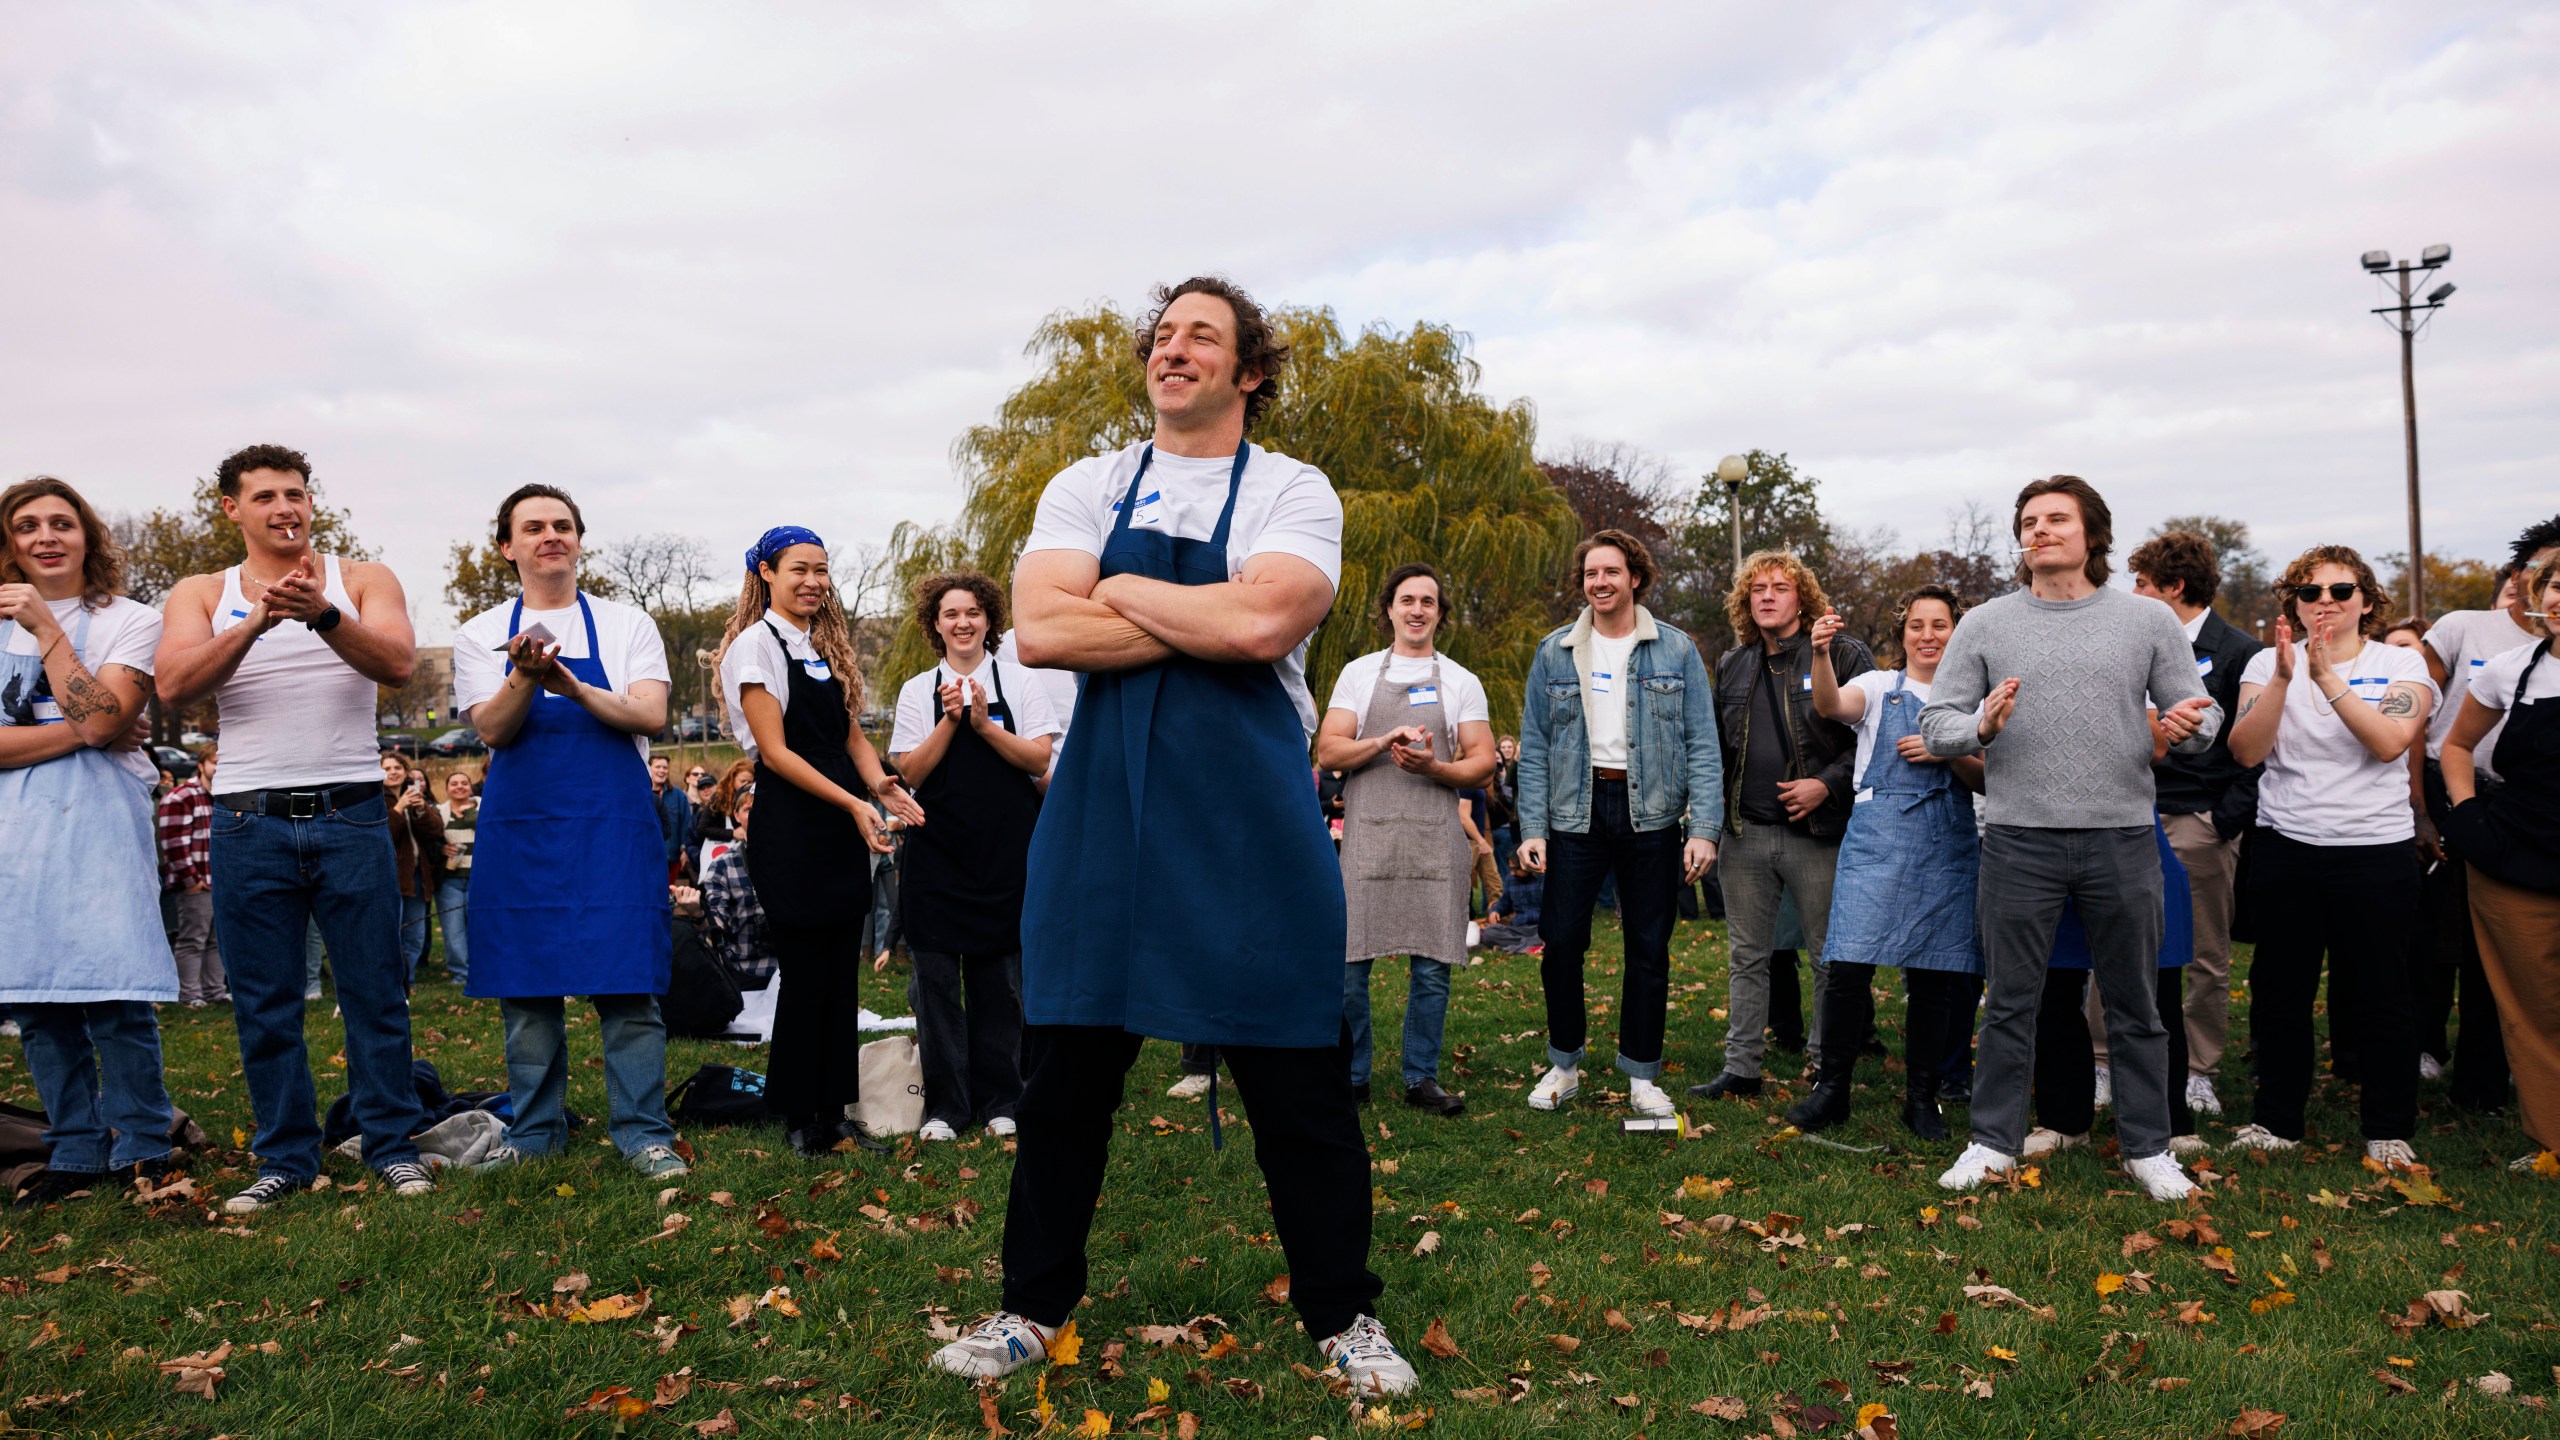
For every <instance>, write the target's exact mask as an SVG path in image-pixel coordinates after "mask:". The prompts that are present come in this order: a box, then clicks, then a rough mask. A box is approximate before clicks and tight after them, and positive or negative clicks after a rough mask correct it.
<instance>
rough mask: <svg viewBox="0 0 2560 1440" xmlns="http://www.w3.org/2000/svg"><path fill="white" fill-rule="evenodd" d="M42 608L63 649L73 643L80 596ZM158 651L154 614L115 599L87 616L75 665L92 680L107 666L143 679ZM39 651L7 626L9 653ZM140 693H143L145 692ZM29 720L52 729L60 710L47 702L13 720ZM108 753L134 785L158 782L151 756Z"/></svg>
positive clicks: (31, 639)
mask: <svg viewBox="0 0 2560 1440" xmlns="http://www.w3.org/2000/svg"><path fill="white" fill-rule="evenodd" d="M45 604H46V605H47V606H49V607H50V608H51V609H52V610H53V622H54V623H55V624H57V625H59V626H61V627H62V633H63V636H64V637H65V639H64V643H66V644H68V643H69V642H70V641H72V640H76V639H78V638H79V636H80V597H78V596H76V595H75V596H73V597H72V598H70V599H68V600H48V601H46V602H45ZM159 649H160V612H159V611H157V610H154V609H152V608H151V607H150V606H148V605H145V604H143V603H142V602H141V601H139V600H130V599H127V598H125V597H124V596H122V595H118V596H116V597H114V598H113V599H111V600H109V601H107V603H106V604H105V605H104V606H103V607H101V608H99V609H96V610H92V611H90V612H89V643H88V644H87V645H85V646H83V647H81V650H80V663H81V664H82V665H85V666H87V667H88V670H89V673H90V674H92V675H98V674H99V672H100V671H102V670H104V669H105V668H106V667H107V666H109V665H122V666H124V667H126V668H127V669H132V670H139V671H141V672H142V673H143V674H145V675H148V674H150V673H151V657H152V655H153V654H154V653H156V652H157V651H158V650H159ZM41 652H42V647H41V646H39V645H37V644H36V637H35V635H34V633H33V632H31V631H29V630H28V629H27V627H25V626H24V625H16V626H12V627H10V630H9V653H10V654H12V655H35V654H39V653H41ZM99 678H101V679H103V678H105V677H104V676H100V677H99ZM143 688H144V689H146V690H148V689H149V688H150V687H148V686H145V687H143ZM30 715H31V716H32V717H33V720H34V723H36V724H40V725H50V724H56V723H60V722H61V720H62V710H61V706H60V703H59V702H58V701H51V700H49V701H46V702H44V703H43V704H42V705H40V706H36V707H33V708H32V709H31V710H30V711H29V714H28V715H21V716H19V717H18V720H19V723H26V721H27V720H28V719H29V716H30ZM108 753H109V754H112V755H115V760H116V764H117V765H119V766H121V767H122V768H123V769H124V770H125V771H127V772H128V773H130V774H131V775H132V776H133V777H134V778H135V779H137V780H142V781H145V782H150V781H155V780H158V779H159V778H160V767H159V766H158V765H157V764H155V763H153V761H152V759H151V754H150V752H149V751H147V750H127V751H123V752H120V753H119V752H115V751H109V752H108Z"/></svg>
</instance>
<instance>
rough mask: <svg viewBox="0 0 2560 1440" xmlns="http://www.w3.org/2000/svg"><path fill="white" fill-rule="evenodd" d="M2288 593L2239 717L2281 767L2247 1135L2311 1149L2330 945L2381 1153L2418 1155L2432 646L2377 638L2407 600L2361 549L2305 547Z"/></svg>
mask: <svg viewBox="0 0 2560 1440" xmlns="http://www.w3.org/2000/svg"><path fill="white" fill-rule="evenodd" d="M2277 593H2278V594H2279V595H2281V596H2282V597H2283V600H2284V614H2283V615H2282V616H2281V617H2280V618H2278V620H2277V621H2276V635H2275V644H2274V645H2272V646H2271V647H2269V648H2268V649H2266V650H2264V651H2261V652H2259V654H2257V655H2256V656H2255V657H2253V658H2252V659H2251V660H2250V661H2249V665H2248V668H2247V669H2245V670H2243V671H2242V672H2241V673H2240V714H2239V718H2238V719H2236V720H2235V721H2233V722H2232V726H2231V755H2232V758H2233V759H2235V760H2237V761H2239V762H2240V763H2241V764H2243V765H2257V764H2264V765H2265V766H2266V771H2265V774H2264V775H2263V777H2262V778H2261V779H2260V781H2259V785H2258V825H2257V829H2256V830H2255V831H2254V832H2253V833H2252V834H2251V836H2250V840H2249V885H2250V894H2249V900H2250V904H2251V906H2252V908H2253V910H2254V912H2255V914H2256V917H2257V929H2258V937H2259V938H2258V948H2257V957H2256V959H2255V960H2254V961H2253V962H2252V963H2251V965H2250V970H2249V1033H2250V1037H2251V1040H2252V1042H2253V1044H2254V1045H2255V1047H2256V1050H2257V1070H2258V1091H2257V1100H2256V1104H2255V1106H2254V1110H2253V1113H2252V1115H2251V1117H2250V1123H2249V1124H2247V1125H2243V1126H2241V1127H2240V1129H2239V1130H2238V1131H2237V1132H2235V1133H2234V1134H2233V1136H2232V1140H2231V1143H2232V1145H2233V1146H2234V1147H2235V1148H2241V1149H2250V1150H2262V1151H2271V1150H2292V1149H2296V1148H2299V1147H2300V1146H2301V1144H2302V1140H2303V1133H2304V1122H2303V1107H2304V1105H2305V1103H2306V1102H2307V1101H2308V1100H2309V1098H2310V1094H2311V1072H2312V1059H2313V1040H2312V1033H2311V1008H2312V1001H2313V998H2314V997H2315V996H2316V994H2317V993H2318V991H2319V988H2320V967H2321V960H2322V957H2323V956H2324V955H2325V956H2326V957H2327V960H2328V964H2329V968H2330V977H2331V978H2330V987H2329V996H2330V1014H2329V1022H2330V1026H2331V1028H2332V1030H2333V1031H2335V1032H2336V1033H2337V1034H2338V1035H2339V1037H2340V1038H2341V1039H2342V1040H2343V1041H2344V1042H2345V1045H2344V1048H2346V1049H2349V1050H2352V1051H2353V1052H2354V1053H2355V1054H2356V1055H2357V1057H2358V1058H2359V1060H2360V1062H2361V1063H2360V1064H2359V1067H2358V1068H2359V1071H2360V1075H2359V1077H2358V1078H2359V1090H2360V1092H2361V1094H2360V1109H2361V1112H2362V1120H2363V1129H2364V1137H2365V1154H2366V1155H2367V1156H2369V1157H2371V1158H2372V1159H2373V1160H2375V1161H2377V1162H2379V1163H2381V1164H2384V1165H2411V1164H2415V1163H2416V1161H2417V1156H2416V1154H2415V1152H2414V1151H2412V1150H2411V1149H2410V1147H2409V1137H2410V1136H2411V1134H2413V1133H2414V1132H2415V1130H2416V1127H2417V1119H2418V1039H2417V1030H2416V1027H2415V1025H2414V1024H2413V1023H2412V1019H2411V1007H2412V1002H2411V999H2410V994H2409V973H2408V966H2407V956H2408V951H2409V940H2410V934H2411V930H2412V927H2414V926H2415V925H2416V924H2417V921H2418V906H2419V896H2418V851H2417V844H2416V841H2417V834H2418V832H2417V824H2416V821H2415V819H2414V818H2413V816H2412V815H2411V813H2410V809H2409V772H2408V769H2407V762H2406V756H2407V755H2408V752H2409V747H2411V746H2413V745H2416V744H2418V743H2420V741H2421V740H2422V739H2423V737H2424V736H2425V735H2426V730H2427V712H2428V710H2429V709H2431V708H2432V707H2433V706H2434V704H2435V703H2436V698H2437V689H2436V682H2435V680H2434V679H2433V678H2432V677H2431V676H2429V675H2428V673H2427V663H2426V659H2425V657H2424V656H2423V655H2421V654H2420V653H2419V652H2417V651H2414V650H2407V649H2403V648H2401V647H2399V646H2396V645H2385V644H2383V643H2382V642H2381V641H2380V640H2379V639H2376V638H2375V637H2376V636H2377V635H2378V634H2379V633H2380V631H2381V629H2382V627H2383V623H2384V612H2385V611H2386V610H2387V609H2388V607H2389V606H2390V604H2391V597H2390V594H2389V593H2388V592H2387V591H2385V590H2384V589H2383V588H2382V583H2381V582H2380V581H2379V580H2377V579H2375V578H2374V573H2373V567H2372V566H2370V565H2368V564H2366V563H2365V560H2364V557H2363V556H2362V555H2359V554H2357V553H2356V552H2355V551H2354V550H2351V549H2349V548H2348V547H2346V546H2344V545H2315V546H2313V547H2312V548H2310V549H2309V550H2306V551H2304V552H2302V554H2301V555H2300V556H2298V557H2296V558H2295V560H2294V562H2293V563H2292V564H2291V565H2289V566H2287V567H2286V568H2285V572H2284V579H2283V581H2282V582H2280V583H2279V585H2278V586H2277ZM2297 633H2299V634H2301V635H2302V637H2303V638H2302V639H2300V640H2296V639H2295V638H2294V636H2295V635H2296V634H2297Z"/></svg>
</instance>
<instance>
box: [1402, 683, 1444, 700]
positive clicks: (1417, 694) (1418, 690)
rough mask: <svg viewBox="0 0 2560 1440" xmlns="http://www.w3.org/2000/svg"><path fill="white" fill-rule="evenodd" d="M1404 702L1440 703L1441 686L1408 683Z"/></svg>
mask: <svg viewBox="0 0 2560 1440" xmlns="http://www.w3.org/2000/svg"><path fill="white" fill-rule="evenodd" d="M1404 703H1406V704H1407V705H1437V704H1439V703H1440V687H1439V686H1437V685H1408V686H1406V687H1405V692H1404Z"/></svg>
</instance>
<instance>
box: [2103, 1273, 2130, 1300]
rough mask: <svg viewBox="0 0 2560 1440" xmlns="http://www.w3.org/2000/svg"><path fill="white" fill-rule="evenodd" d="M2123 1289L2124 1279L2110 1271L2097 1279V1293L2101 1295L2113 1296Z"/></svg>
mask: <svg viewBox="0 0 2560 1440" xmlns="http://www.w3.org/2000/svg"><path fill="white" fill-rule="evenodd" d="M2123 1288H2124V1277H2123V1276H2121V1275H2118V1274H2117V1273H2115V1272H2114V1271H2112V1270H2110V1271H2108V1272H2107V1273H2106V1274H2104V1275H2101V1276H2099V1277H2098V1293H2099V1294H2101V1295H2113V1294H2114V1293H2116V1292H2117V1291H2119V1290H2121V1289H2123Z"/></svg>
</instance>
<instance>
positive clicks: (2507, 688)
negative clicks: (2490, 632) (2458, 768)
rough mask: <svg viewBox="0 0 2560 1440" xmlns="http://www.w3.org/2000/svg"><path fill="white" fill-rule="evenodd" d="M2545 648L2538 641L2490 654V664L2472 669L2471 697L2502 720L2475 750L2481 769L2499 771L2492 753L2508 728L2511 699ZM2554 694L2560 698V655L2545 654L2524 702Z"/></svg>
mask: <svg viewBox="0 0 2560 1440" xmlns="http://www.w3.org/2000/svg"><path fill="white" fill-rule="evenodd" d="M2541 648H2542V645H2541V642H2538V641H2537V642H2533V643H2529V644H2524V645H2519V646H2517V647H2516V648H2514V649H2513V650H2508V651H2505V652H2503V653H2501V654H2498V655H2493V656H2491V657H2489V661H2488V663H2487V664H2484V665H2482V666H2481V667H2480V668H2479V669H2477V670H2474V671H2472V672H2471V698H2472V699H2474V700H2477V701H2479V702H2480V703H2481V704H2482V705H2484V706H2486V707H2488V708H2489V709H2491V710H2495V711H2497V712H2498V723H2497V724H2496V725H2495V726H2493V727H2491V728H2490V731H2489V734H2488V736H2487V737H2486V738H2484V739H2483V740H2481V742H2480V747H2479V748H2478V749H2476V750H2474V751H2472V752H2471V753H2472V754H2473V755H2474V756H2476V757H2477V758H2478V761H2479V764H2478V766H2477V768H2478V769H2479V770H2481V771H2483V772H2485V773H2487V774H2490V775H2495V774H2497V772H2496V771H2495V770H2491V769H2490V768H2489V752H2490V750H2491V749H2492V748H2493V747H2494V746H2495V745H2496V744H2497V739H2498V736H2499V734H2500V733H2501V732H2502V731H2504V730H2505V729H2506V728H2507V702H2508V701H2510V700H2513V699H2514V698H2515V694H2516V682H2517V681H2518V680H2521V679H2523V678H2524V667H2525V666H2526V665H2527V664H2528V663H2530V662H2531V661H2532V659H2533V656H2534V652H2535V651H2537V650H2539V649H2541ZM2554 697H2560V658H2555V657H2553V656H2550V655H2545V656H2543V657H2542V663H2541V664H2539V665H2535V666H2534V667H2533V681H2532V683H2531V684H2529V685H2527V686H2526V687H2525V692H2524V703H2525V704H2527V705H2539V704H2541V703H2542V702H2543V701H2545V700H2549V699H2552V698H2554Z"/></svg>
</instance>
